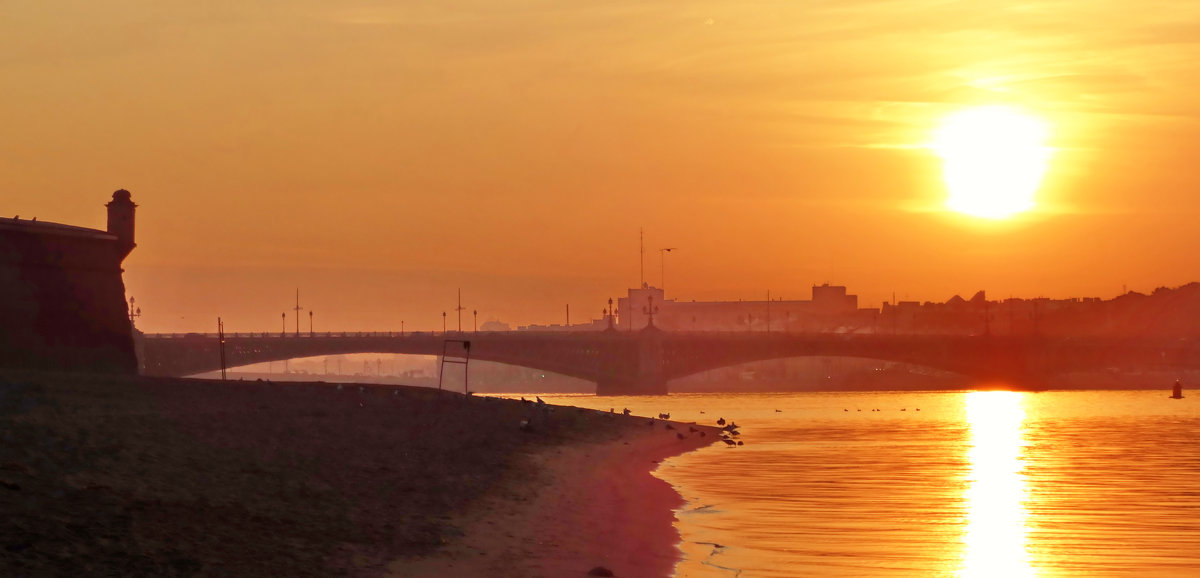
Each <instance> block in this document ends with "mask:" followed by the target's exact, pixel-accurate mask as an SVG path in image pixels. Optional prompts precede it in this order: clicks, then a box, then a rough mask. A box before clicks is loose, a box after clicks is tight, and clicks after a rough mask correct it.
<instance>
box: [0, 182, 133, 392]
mask: <svg viewBox="0 0 1200 578" xmlns="http://www.w3.org/2000/svg"><path fill="white" fill-rule="evenodd" d="M107 207H108V229H107V230H106V231H100V230H96V229H87V228H84V227H75V226H71V225H62V224H58V223H47V222H43V221H37V220H34V219H26V220H22V219H20V218H18V217H13V218H11V219H8V218H3V219H0V367H8V368H20V369H38V370H63V371H89V372H105V373H136V372H137V367H138V364H137V358H136V355H135V354H134V346H133V335H132V329H133V328H132V325H131V323H130V318H129V312H128V309H127V308H126V302H125V284H124V282H123V281H122V279H121V273H122V271H123V270H122V269H121V263H122V262H123V261H124V259H125V257H126V256H128V255H129V253H130V251H132V250H133V248H134V246H135V243H134V212H135V209H136V207H137V205H135V204H134V203H133V200H132V199H131V197H130V194H129V191H126V190H123V189H122V190H119V191H117V192H115V193H113V197H112V201H111V202H109V203H108V204H107Z"/></svg>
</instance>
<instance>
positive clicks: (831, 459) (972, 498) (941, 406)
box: [542, 390, 1200, 578]
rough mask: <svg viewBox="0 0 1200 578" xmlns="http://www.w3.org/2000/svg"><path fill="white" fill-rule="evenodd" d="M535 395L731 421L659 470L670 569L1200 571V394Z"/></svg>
mask: <svg viewBox="0 0 1200 578" xmlns="http://www.w3.org/2000/svg"><path fill="white" fill-rule="evenodd" d="M1167 395H1168V392H1167V391H1165V390H1164V391H1049V392H1038V393H1016V392H1003V391H992V392H896V393H880V392H874V393H788V394H737V395H735V394H694V395H693V394H676V395H671V396H665V397H603V398H601V397H595V396H590V395H552V396H542V397H543V398H544V399H545V400H546V401H547V402H549V403H554V404H563V405H576V406H581V407H591V408H596V409H603V410H608V409H609V408H610V407H611V408H615V409H616V411H618V412H619V411H621V410H622V409H623V408H626V407H627V408H629V409H630V410H631V411H633V413H635V414H640V415H657V414H658V413H660V412H665V413H670V414H671V419H673V420H677V421H695V422H698V423H704V424H712V425H716V420H717V419H718V418H725V419H726V420H731V421H734V422H736V423H737V424H738V425H739V426H740V432H741V435H740V437H739V439H741V440H743V441H744V445H742V446H733V447H730V446H726V445H725V444H718V445H714V446H710V447H707V448H704V449H701V450H699V451H696V452H692V453H689V454H685V455H682V456H678V457H675V458H672V459H670V460H668V461H666V462H664V463H663V464H662V465H661V466H660V467H659V469H658V470H657V471H656V473H655V475H657V476H659V477H661V478H663V479H665V480H666V481H668V482H669V483H671V484H672V485H673V486H675V488H676V489H677V490H678V491H679V492H680V493H681V494H682V495H683V497H684V498H685V499H686V500H687V504H686V505H685V506H684V507H683V508H682V509H681V510H680V511H679V512H677V517H678V522H677V526H678V528H679V531H680V535H681V536H682V538H683V544H682V545H681V548H682V549H683V551H684V557H685V558H684V560H683V561H682V562H681V563H680V564H679V565H678V567H677V568H676V576H678V577H688V578H708V577H734V576H737V577H739V578H760V577H761V578H774V577H794V576H964V577H966V576H1003V577H1016V576H1200V397H1198V396H1200V394H1196V395H1193V396H1192V397H1189V398H1185V399H1182V400H1173V399H1168V397H1167Z"/></svg>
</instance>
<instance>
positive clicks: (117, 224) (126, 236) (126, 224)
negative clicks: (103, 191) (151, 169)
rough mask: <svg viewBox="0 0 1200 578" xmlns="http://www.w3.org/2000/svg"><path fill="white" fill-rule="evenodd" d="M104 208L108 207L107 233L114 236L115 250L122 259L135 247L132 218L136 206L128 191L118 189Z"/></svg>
mask: <svg viewBox="0 0 1200 578" xmlns="http://www.w3.org/2000/svg"><path fill="white" fill-rule="evenodd" d="M104 206H106V207H108V232H109V233H110V234H112V235H116V237H117V249H118V250H119V251H120V252H121V254H120V256H121V259H124V258H125V257H127V256H129V253H130V251H133V248H134V247H136V246H137V243H134V242H133V216H134V212H135V211H136V210H137V205H136V204H134V202H133V198H132V195H130V194H129V191H127V190H125V189H120V190H118V191H116V192H114V193H113V196H112V200H111V201H109V202H108V204H106V205H104Z"/></svg>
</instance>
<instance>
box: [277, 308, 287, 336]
mask: <svg viewBox="0 0 1200 578" xmlns="http://www.w3.org/2000/svg"><path fill="white" fill-rule="evenodd" d="M280 319H282V320H283V328H282V329H280V330H279V336H280V337H287V311H284V312H283V315H282V317H280Z"/></svg>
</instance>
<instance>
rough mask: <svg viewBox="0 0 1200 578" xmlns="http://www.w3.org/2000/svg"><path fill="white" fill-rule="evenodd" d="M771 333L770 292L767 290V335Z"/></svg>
mask: <svg viewBox="0 0 1200 578" xmlns="http://www.w3.org/2000/svg"><path fill="white" fill-rule="evenodd" d="M770 332H771V290H770V289H767V333H770Z"/></svg>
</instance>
